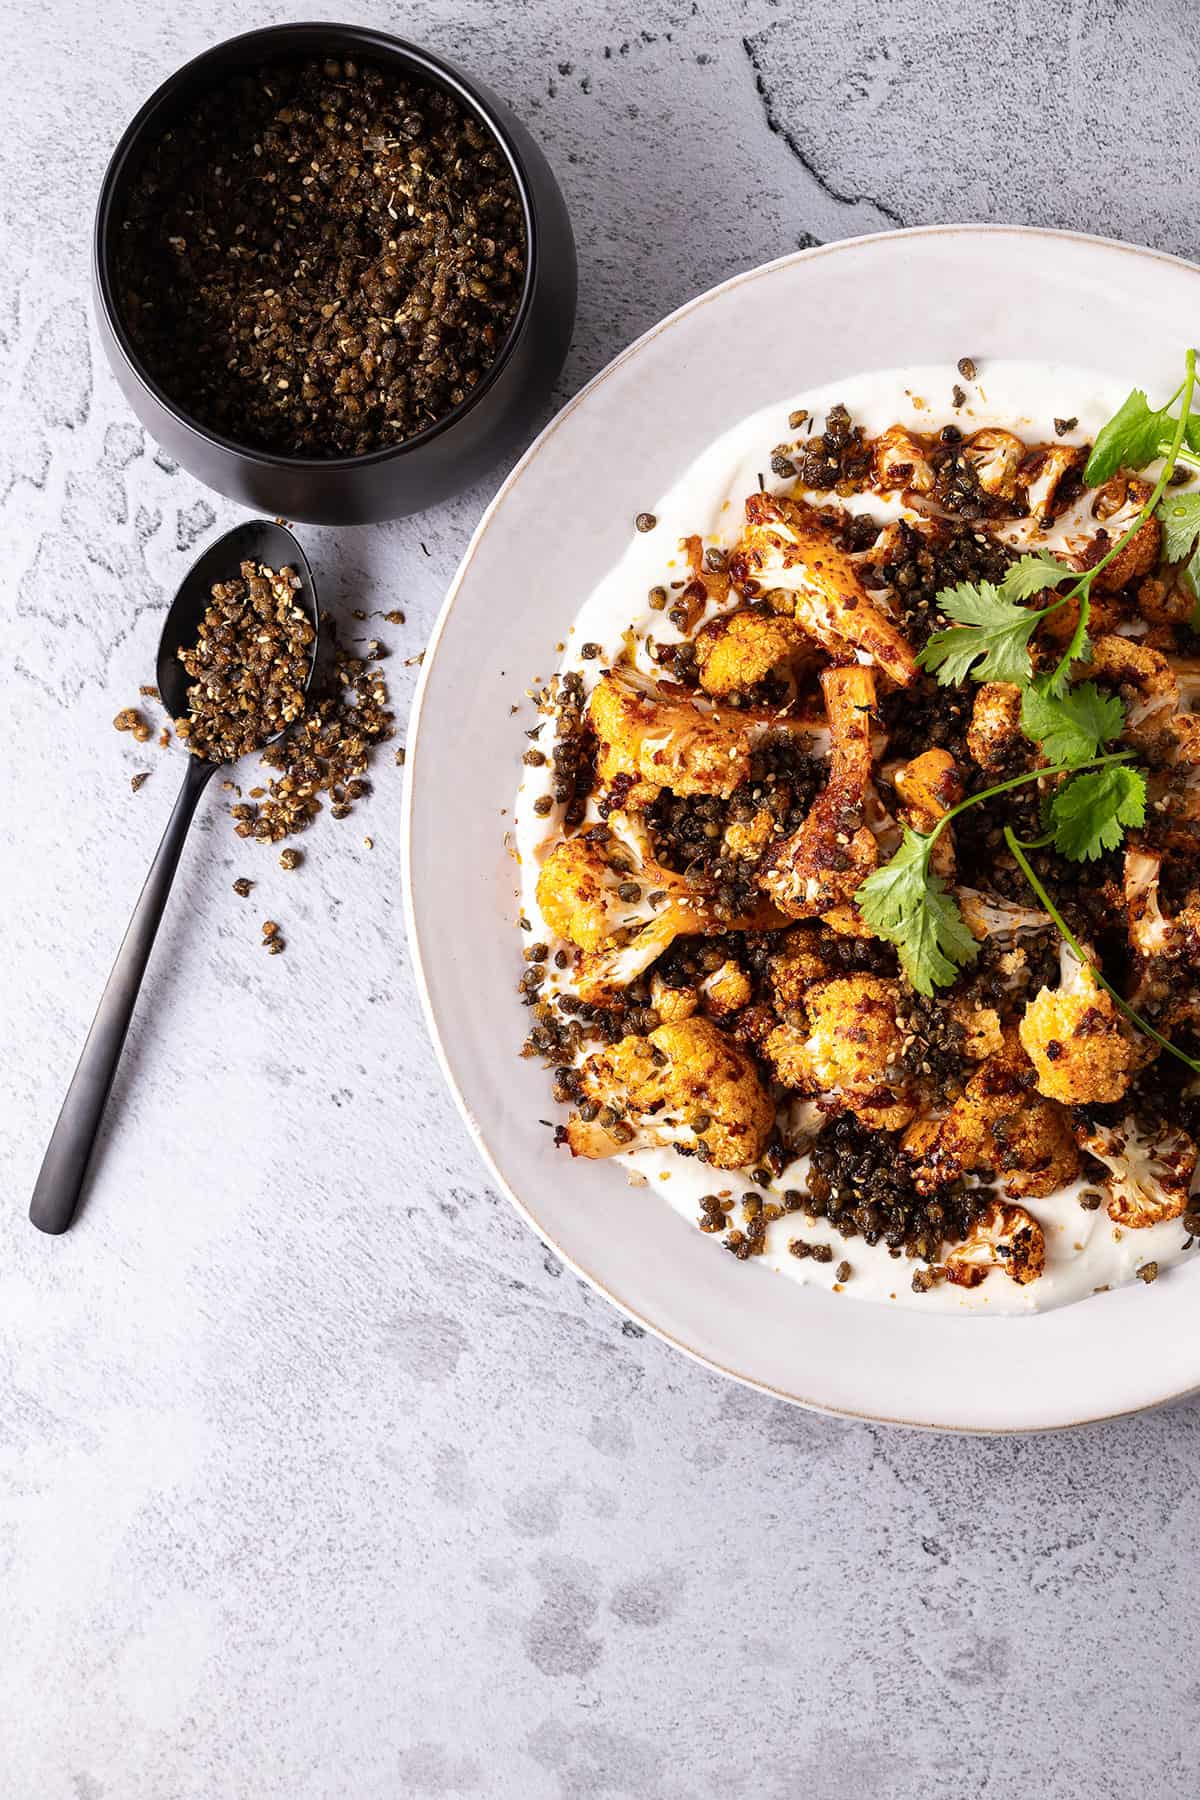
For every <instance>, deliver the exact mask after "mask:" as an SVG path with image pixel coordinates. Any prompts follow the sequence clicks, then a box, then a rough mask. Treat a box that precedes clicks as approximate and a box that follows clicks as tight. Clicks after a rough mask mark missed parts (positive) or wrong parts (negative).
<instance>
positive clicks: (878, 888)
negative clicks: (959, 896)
mask: <svg viewBox="0 0 1200 1800" xmlns="http://www.w3.org/2000/svg"><path fill="white" fill-rule="evenodd" d="M930 848H931V840H930V839H929V838H928V837H926V836H923V835H922V833H920V832H918V831H914V830H913V829H912V827H911V826H910V825H906V826H905V828H904V838H903V841H902V842H901V845H900V848H899V849H898V850H897V852H896V854H895V855H894V856H893V857H892V859H891V861H890V862H887V863H885V864H884V866H883V867H882V868H881V869H876V870H875V873H874V874H873V875H869V876H868V877H867V879H866V881H865V882H864V883H863V885H862V887H860V888H859V890H858V892H857V894H856V895H855V896H854V897H855V900H856V901H857V902H858V906H859V910H860V911H861V913H862V916H863V919H864V920H865V922H866V923H867V924H868V925H869V926H870V928H871V930H872V931H873V932H874V933H875V935H876V936H877V937H881V938H886V940H887V941H888V943H890V944H895V946H896V949H897V950H898V951H899V953H900V964H901V967H902V968H903V970H904V973H905V974H906V975H907V976H908V979H909V980H910V981H911V982H912V985H913V987H914V988H915V989H916V990H917V992H918V994H925V995H926V996H928V995H930V994H932V993H933V990H934V988H935V987H948V986H949V984H950V983H951V982H952V981H953V980H954V978H955V976H956V975H957V974H958V971H959V968H961V967H962V965H963V964H964V963H969V962H974V960H975V958H976V956H977V955H978V954H979V945H978V944H977V943H976V942H975V939H974V938H973V937H972V936H971V933H970V931H969V930H968V929H967V926H966V922H965V921H964V919H963V916H962V914H961V913H960V912H959V910H958V902H957V901H956V900H955V898H954V896H953V894H950V893H948V892H947V891H946V885H945V883H944V882H943V880H942V878H941V876H940V875H936V874H935V873H934V872H933V870H932V869H931V868H930V864H929V853H930Z"/></svg>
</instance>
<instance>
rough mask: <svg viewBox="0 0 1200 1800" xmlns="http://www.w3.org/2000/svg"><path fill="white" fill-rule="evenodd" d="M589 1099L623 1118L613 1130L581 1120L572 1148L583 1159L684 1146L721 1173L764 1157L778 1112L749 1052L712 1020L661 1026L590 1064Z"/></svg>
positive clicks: (586, 1071)
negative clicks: (721, 1170) (694, 1150)
mask: <svg viewBox="0 0 1200 1800" xmlns="http://www.w3.org/2000/svg"><path fill="white" fill-rule="evenodd" d="M580 1080H581V1083H582V1086H583V1090H584V1092H585V1093H586V1095H587V1096H588V1098H589V1099H591V1100H593V1101H595V1102H598V1103H599V1104H600V1105H601V1106H603V1107H607V1108H609V1109H611V1110H613V1111H615V1112H617V1113H618V1115H619V1116H618V1118H617V1121H616V1124H615V1125H614V1126H613V1127H611V1128H606V1127H604V1126H601V1125H600V1123H599V1121H598V1120H595V1121H592V1122H591V1123H585V1121H583V1120H582V1119H579V1118H573V1119H571V1120H570V1121H569V1123H568V1125H567V1127H566V1134H567V1143H568V1144H569V1146H570V1148H571V1151H572V1153H573V1154H574V1155H577V1156H589V1157H595V1156H611V1155H613V1154H614V1153H615V1152H617V1151H619V1150H632V1149H638V1148H641V1147H644V1146H647V1145H655V1144H659V1145H661V1144H674V1143H682V1144H686V1145H689V1146H694V1147H695V1149H696V1152H697V1154H698V1155H700V1156H701V1157H702V1158H703V1160H705V1161H706V1162H709V1163H711V1164H713V1166H714V1167H715V1168H718V1169H740V1168H743V1167H745V1165H746V1164H748V1163H755V1162H757V1161H758V1158H759V1157H760V1156H761V1155H762V1153H763V1151H764V1149H765V1148H766V1145H767V1140H768V1138H769V1137H770V1135H771V1131H772V1129H773V1127H774V1124H775V1108H774V1107H773V1106H772V1104H771V1101H770V1099H769V1098H768V1096H767V1094H766V1091H765V1090H764V1088H763V1085H762V1083H761V1081H760V1080H759V1078H758V1075H757V1073H756V1071H755V1068H754V1064H753V1063H752V1062H751V1060H750V1058H749V1056H748V1055H747V1054H746V1052H745V1051H744V1050H743V1049H742V1048H741V1047H740V1046H739V1045H738V1044H736V1043H734V1042H733V1040H732V1039H731V1038H729V1037H727V1036H726V1034H725V1033H724V1032H722V1031H721V1030H719V1029H718V1027H717V1026H716V1025H713V1024H712V1023H711V1022H710V1021H709V1020H708V1019H702V1018H691V1019H684V1020H681V1021H680V1022H679V1023H677V1024H669V1025H660V1026H659V1027H658V1028H657V1030H655V1031H652V1032H651V1033H650V1035H649V1037H647V1038H639V1037H626V1038H622V1039H621V1041H620V1042H619V1043H617V1044H613V1045H611V1046H610V1047H609V1048H608V1049H607V1050H602V1051H598V1052H597V1053H596V1054H595V1055H593V1056H590V1057H588V1059H587V1061H586V1062H585V1063H584V1064H583V1066H582V1068H581V1070H580Z"/></svg>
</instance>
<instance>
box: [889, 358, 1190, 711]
mask: <svg viewBox="0 0 1200 1800" xmlns="http://www.w3.org/2000/svg"><path fill="white" fill-rule="evenodd" d="M1195 386H1196V352H1195V350H1189V351H1188V352H1187V356H1186V359H1185V372H1184V379H1183V382H1182V384H1181V386H1180V388H1179V389H1178V391H1177V392H1176V393H1175V394H1174V395H1172V397H1171V399H1170V400H1169V401H1168V403H1167V405H1166V406H1165V407H1164V408H1163V409H1162V410H1161V412H1157V413H1154V412H1151V409H1150V404H1149V401H1148V400H1147V399H1146V396H1145V394H1143V393H1141V391H1140V390H1138V391H1137V392H1136V393H1134V394H1131V395H1130V397H1129V399H1128V400H1127V401H1126V402H1125V404H1124V406H1122V407H1121V409H1120V411H1119V412H1118V413H1116V414H1115V415H1114V417H1113V418H1112V419H1110V420H1109V422H1108V424H1107V425H1106V426H1105V427H1104V429H1103V430H1102V431H1101V432H1100V433H1099V435H1098V437H1097V439H1096V446H1095V449H1094V450H1093V452H1092V455H1091V457H1090V458H1089V461H1088V465H1087V469H1086V470H1085V474H1084V479H1085V480H1086V481H1087V482H1088V483H1089V484H1092V485H1094V484H1095V483H1097V482H1104V481H1107V480H1108V478H1109V476H1111V475H1113V474H1115V473H1116V471H1117V469H1119V468H1121V467H1129V468H1144V467H1145V465H1146V464H1147V463H1148V462H1151V461H1153V460H1154V458H1155V457H1156V456H1162V457H1163V458H1164V462H1163V467H1162V471H1161V473H1160V475H1159V477H1158V480H1157V481H1156V483H1155V485H1154V491H1153V492H1152V494H1151V496H1150V498H1149V500H1148V501H1147V502H1146V504H1145V506H1143V507H1142V508H1141V510H1140V511H1139V513H1138V515H1137V517H1136V518H1135V519H1134V521H1133V523H1132V524H1131V525H1130V527H1129V529H1128V530H1127V531H1126V532H1125V533H1124V535H1123V536H1122V537H1120V538H1118V540H1117V542H1116V543H1115V544H1114V545H1113V546H1112V547H1111V549H1110V550H1108V551H1107V553H1106V554H1105V555H1104V556H1103V557H1101V559H1100V560H1099V561H1098V562H1097V563H1095V564H1094V565H1093V566H1092V567H1091V568H1090V569H1085V570H1084V572H1083V573H1082V574H1080V573H1079V572H1078V571H1077V570H1074V569H1070V568H1068V567H1067V566H1066V564H1065V563H1061V562H1058V561H1057V559H1056V558H1054V557H1051V556H1026V557H1022V558H1021V561H1020V562H1018V563H1016V564H1015V565H1014V567H1013V568H1011V569H1010V570H1009V571H1008V572H1007V574H1006V575H1005V577H1004V580H1003V581H1002V582H1001V583H1000V585H999V587H996V586H994V585H993V584H992V583H991V582H981V583H980V584H979V585H978V586H977V587H971V586H970V585H969V584H967V583H960V584H959V585H958V586H957V587H953V588H947V589H945V590H944V591H943V592H942V593H940V594H939V595H938V596H937V605H938V606H939V607H940V609H941V610H942V611H943V612H944V613H945V614H946V616H947V618H949V619H951V620H953V621H954V623H953V624H952V625H950V626H948V627H947V628H946V629H945V630H943V631H936V632H934V634H933V636H932V637H931V638H930V640H929V642H928V643H927V644H926V646H925V648H924V650H922V652H921V654H920V655H919V656H918V658H917V661H918V663H919V664H920V665H921V667H922V668H924V669H928V670H930V671H931V672H932V673H936V675H937V678H938V681H939V682H940V683H941V685H942V686H943V687H950V686H953V685H955V684H956V683H958V682H960V681H965V680H966V679H967V677H968V676H970V678H971V679H972V680H974V681H1010V682H1015V683H1016V685H1017V686H1018V687H1022V688H1024V687H1028V686H1030V685H1031V683H1032V681H1033V661H1032V657H1031V655H1030V651H1029V645H1030V642H1031V640H1032V638H1033V635H1034V633H1035V632H1036V630H1037V628H1038V626H1039V625H1040V624H1041V622H1042V620H1043V619H1046V618H1049V616H1050V615H1051V613H1055V612H1058V611H1059V609H1060V608H1061V607H1064V606H1067V605H1069V604H1070V602H1071V601H1075V602H1077V605H1078V616H1077V618H1076V622H1075V629H1074V631H1073V632H1072V634H1071V637H1070V640H1069V642H1068V644H1067V647H1066V649H1065V650H1064V651H1063V653H1062V656H1061V657H1060V659H1059V661H1058V663H1057V664H1056V666H1055V668H1054V669H1053V671H1052V672H1051V673H1050V674H1049V675H1048V676H1047V677H1045V678H1044V684H1045V691H1046V692H1047V693H1048V694H1051V695H1058V694H1062V693H1063V691H1064V689H1065V688H1066V686H1067V682H1068V680H1069V678H1070V672H1071V666H1072V664H1073V663H1076V662H1078V661H1079V660H1080V659H1081V658H1082V657H1084V656H1086V655H1087V653H1088V648H1089V646H1088V636H1087V628H1088V618H1089V615H1090V612H1091V593H1092V588H1093V586H1094V585H1095V582H1096V578H1097V577H1098V576H1099V575H1100V574H1101V573H1102V571H1103V570H1104V569H1106V568H1107V567H1108V565H1109V564H1110V563H1111V562H1114V561H1115V560H1116V558H1117V557H1118V556H1120V554H1121V552H1122V551H1123V550H1124V549H1125V547H1126V545H1127V544H1129V543H1131V542H1132V541H1133V539H1134V538H1135V537H1136V536H1137V534H1138V532H1139V531H1140V530H1141V529H1142V526H1143V525H1144V524H1145V523H1146V521H1147V520H1148V519H1149V518H1151V517H1152V516H1153V515H1154V512H1155V510H1156V509H1157V507H1158V505H1159V502H1160V501H1161V500H1162V498H1163V495H1164V494H1165V492H1166V489H1167V485H1168V483H1169V482H1170V480H1171V477H1172V475H1173V474H1174V472H1175V469H1176V467H1177V466H1178V465H1179V464H1180V463H1181V462H1183V463H1185V464H1187V465H1188V466H1191V467H1195V468H1200V418H1194V417H1193V416H1192V410H1191V409H1192V397H1193V394H1194V392H1195ZM1179 399H1182V404H1181V406H1180V412H1179V417H1178V418H1175V417H1174V416H1173V415H1172V414H1171V407H1172V406H1174V404H1175V402H1176V400H1179ZM1179 529H1180V530H1182V525H1180V527H1179ZM1197 555H1198V558H1200V552H1198V553H1197ZM1195 575H1196V594H1197V599H1198V601H1200V560H1198V561H1197V563H1196V569H1195ZM1068 577H1069V578H1070V579H1071V585H1070V586H1069V587H1068V588H1067V589H1066V591H1065V592H1064V593H1060V594H1058V596H1057V598H1055V599H1054V600H1052V601H1051V602H1050V603H1049V605H1048V606H1043V607H1040V608H1031V607H1029V606H1026V605H1024V604H1023V602H1024V601H1025V600H1029V599H1032V598H1033V596H1034V595H1035V594H1037V593H1040V592H1042V591H1043V590H1044V589H1046V588H1055V587H1058V586H1060V585H1061V583H1062V582H1063V581H1065V580H1067V579H1068Z"/></svg>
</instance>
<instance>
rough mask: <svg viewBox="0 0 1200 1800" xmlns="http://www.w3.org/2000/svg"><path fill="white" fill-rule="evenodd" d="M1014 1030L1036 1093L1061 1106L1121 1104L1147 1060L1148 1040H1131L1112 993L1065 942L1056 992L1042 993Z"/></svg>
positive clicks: (1034, 1000) (1049, 990)
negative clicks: (1032, 1074)
mask: <svg viewBox="0 0 1200 1800" xmlns="http://www.w3.org/2000/svg"><path fill="white" fill-rule="evenodd" d="M1018 1031H1019V1035H1020V1039H1021V1043H1022V1045H1023V1046H1024V1049H1025V1053H1026V1055H1027V1056H1028V1057H1029V1059H1030V1061H1031V1062H1032V1063H1033V1066H1034V1068H1035V1069H1036V1070H1037V1075H1038V1083H1037V1084H1038V1092H1039V1093H1042V1094H1045V1095H1046V1096H1047V1098H1048V1099H1051V1100H1061V1101H1062V1103H1063V1105H1064V1106H1088V1105H1102V1106H1106V1105H1108V1104H1109V1103H1110V1102H1112V1101H1114V1100H1122V1099H1124V1097H1125V1094H1126V1093H1127V1091H1128V1088H1129V1084H1130V1082H1131V1081H1132V1080H1133V1077H1134V1076H1135V1075H1136V1073H1137V1071H1138V1070H1139V1069H1140V1068H1142V1067H1143V1066H1144V1064H1145V1063H1146V1062H1147V1061H1148V1060H1149V1056H1148V1054H1147V1053H1148V1050H1149V1046H1148V1044H1147V1040H1146V1039H1144V1038H1141V1039H1139V1038H1137V1037H1135V1036H1134V1034H1133V1033H1132V1032H1131V1031H1130V1029H1129V1027H1128V1025H1127V1024H1126V1022H1125V1019H1124V1017H1123V1015H1122V1014H1121V1013H1120V1012H1119V1011H1118V1010H1117V1008H1116V1006H1115V1005H1114V1004H1113V999H1112V996H1111V994H1109V993H1108V992H1107V990H1106V989H1104V988H1103V987H1101V985H1100V983H1099V982H1098V981H1097V980H1096V977H1095V975H1094V974H1093V973H1092V971H1091V969H1090V968H1089V967H1088V966H1087V964H1085V963H1081V962H1080V961H1079V958H1078V957H1077V956H1076V955H1075V952H1074V951H1073V950H1072V949H1071V947H1070V945H1069V944H1066V943H1064V944H1063V946H1062V952H1061V979H1060V983H1059V986H1058V988H1057V989H1053V988H1042V990H1041V992H1040V993H1039V994H1038V995H1037V996H1036V997H1035V998H1034V999H1033V1000H1031V1001H1030V1002H1029V1005H1028V1006H1027V1007H1026V1008H1025V1015H1024V1017H1023V1018H1022V1020H1021V1023H1020V1026H1019V1027H1018ZM1149 1054H1150V1055H1152V1054H1153V1051H1152V1050H1149Z"/></svg>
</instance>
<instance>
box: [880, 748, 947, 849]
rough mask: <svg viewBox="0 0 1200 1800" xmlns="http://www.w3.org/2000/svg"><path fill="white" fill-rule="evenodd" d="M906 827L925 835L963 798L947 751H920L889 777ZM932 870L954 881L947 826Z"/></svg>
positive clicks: (938, 843) (938, 842)
mask: <svg viewBox="0 0 1200 1800" xmlns="http://www.w3.org/2000/svg"><path fill="white" fill-rule="evenodd" d="M892 786H893V787H894V788H895V790H896V794H897V796H898V798H899V800H900V811H901V815H902V817H903V819H904V822H905V824H906V825H911V826H912V828H913V830H914V831H919V832H922V833H923V834H925V835H928V833H929V832H931V831H932V830H933V829H934V827H935V826H936V825H937V824H938V822H939V821H940V820H941V819H944V818H945V816H946V814H947V813H948V812H949V811H950V809H951V807H952V806H956V805H957V804H958V802H959V801H960V800H961V799H962V796H963V785H962V781H961V779H960V778H959V773H958V768H957V766H956V764H955V761H954V758H953V757H952V756H951V754H950V752H949V751H948V750H923V751H922V752H921V754H920V756H914V757H913V759H912V761H911V762H910V763H904V764H902V765H901V766H900V767H899V768H898V769H896V770H895V772H894V773H893V775H892ZM933 867H934V870H935V872H936V873H937V874H938V875H940V876H941V877H942V879H943V880H944V881H952V880H953V879H954V838H953V835H952V828H951V827H950V826H947V827H946V829H945V830H944V831H943V832H942V835H941V836H940V837H939V839H938V841H937V843H936V844H935V845H934V847H933Z"/></svg>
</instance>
